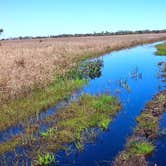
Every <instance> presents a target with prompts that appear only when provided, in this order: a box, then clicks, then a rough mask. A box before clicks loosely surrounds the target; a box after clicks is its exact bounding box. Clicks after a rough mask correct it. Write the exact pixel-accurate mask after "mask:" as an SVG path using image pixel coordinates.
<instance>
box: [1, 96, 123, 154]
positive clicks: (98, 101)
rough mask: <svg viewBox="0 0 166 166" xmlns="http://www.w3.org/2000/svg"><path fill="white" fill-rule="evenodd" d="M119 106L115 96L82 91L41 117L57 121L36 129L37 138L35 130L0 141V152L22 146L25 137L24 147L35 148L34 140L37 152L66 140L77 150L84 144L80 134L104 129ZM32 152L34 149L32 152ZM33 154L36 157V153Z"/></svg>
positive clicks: (51, 148) (62, 147)
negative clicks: (2, 142)
mask: <svg viewBox="0 0 166 166" xmlns="http://www.w3.org/2000/svg"><path fill="white" fill-rule="evenodd" d="M120 108H121V105H120V103H119V101H118V100H117V99H116V98H115V97H112V96H109V95H100V96H91V95H88V94H84V95H83V96H82V97H81V98H80V100H79V101H78V102H72V103H70V105H69V106H68V107H67V108H64V109H62V110H60V111H58V112H57V113H56V114H55V115H54V116H51V117H48V118H47V119H45V121H47V120H48V119H49V122H51V121H54V120H55V119H56V118H57V120H58V122H57V123H55V124H53V125H52V126H51V127H50V128H49V129H48V130H47V131H46V132H40V133H39V137H37V138H36V137H35V133H29V132H27V133H25V134H24V135H22V136H21V138H20V137H16V138H15V139H13V140H12V141H9V142H5V143H4V144H0V154H2V153H4V152H6V151H10V150H12V149H14V148H15V147H16V146H18V145H20V146H22V145H23V146H24V145H26V144H27V141H26V138H28V142H29V143H28V146H29V147H30V148H31V149H35V148H36V147H35V145H36V144H33V142H36V141H37V142H38V144H39V145H40V148H39V149H40V152H45V153H47V152H50V151H53V152H56V151H58V150H60V149H64V145H65V144H68V143H75V145H76V148H77V149H80V150H81V149H83V144H84V142H82V133H83V132H84V131H88V130H89V129H90V128H100V129H102V130H106V129H107V128H108V126H109V124H110V123H111V121H112V119H113V117H114V116H115V115H116V114H117V112H118V111H119V110H120ZM43 123H44V121H43ZM26 131H28V130H26ZM33 134H34V135H33ZM24 140H25V141H24ZM34 151H35V150H34ZM35 153H38V152H37V151H35ZM33 155H34V156H35V155H36V156H37V154H33Z"/></svg>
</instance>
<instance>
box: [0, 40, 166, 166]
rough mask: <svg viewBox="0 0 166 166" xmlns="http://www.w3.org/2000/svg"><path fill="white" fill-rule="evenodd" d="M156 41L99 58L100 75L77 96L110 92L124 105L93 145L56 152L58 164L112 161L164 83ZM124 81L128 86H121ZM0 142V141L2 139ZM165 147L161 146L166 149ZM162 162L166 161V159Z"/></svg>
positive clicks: (110, 162) (108, 163)
mask: <svg viewBox="0 0 166 166" xmlns="http://www.w3.org/2000/svg"><path fill="white" fill-rule="evenodd" d="M155 44H157V43H155ZM155 44H148V45H143V46H138V47H134V48H131V49H125V50H121V51H115V52H112V53H110V54H106V55H103V56H102V57H100V58H99V59H103V62H104V65H103V68H102V75H101V77H100V78H96V79H95V80H91V81H90V82H89V84H88V85H86V86H85V87H84V88H83V89H82V90H81V91H79V92H78V93H79V94H78V95H77V94H75V96H77V97H78V96H80V94H81V93H90V94H92V95H98V94H102V93H109V94H111V95H115V96H117V97H118V98H119V100H120V101H121V103H122V106H123V108H122V110H121V111H120V112H119V113H118V115H117V117H116V118H115V119H114V120H113V122H112V123H111V124H110V126H109V129H108V131H106V132H102V133H100V134H99V136H98V137H97V139H96V141H95V142H94V143H93V144H92V143H91V144H90V143H89V144H86V145H85V149H84V151H82V152H76V151H73V153H71V154H70V155H69V156H67V155H66V154H65V152H64V151H61V152H59V153H58V154H57V156H56V157H57V160H58V165H78V166H85V165H86V166H88V165H89V166H93V165H111V164H112V161H113V160H114V159H115V157H116V156H117V155H118V153H119V152H120V151H121V150H123V148H124V146H125V143H126V140H127V138H128V137H129V136H130V135H131V134H132V133H133V129H134V127H135V126H136V117H137V116H138V115H140V113H141V111H142V110H143V109H144V107H145V105H146V103H147V102H148V101H149V100H151V99H152V98H153V96H154V95H155V94H156V93H157V92H158V91H159V90H162V89H164V88H165V87H164V86H165V84H164V82H162V79H161V78H160V77H159V74H158V72H159V66H158V63H159V62H161V61H166V58H165V57H161V56H155V51H156V48H155V47H154V46H155ZM124 82H125V85H127V87H128V88H126V86H123V85H124ZM55 108H56V109H55ZM57 108H59V107H58V106H57V107H54V108H53V109H49V110H48V114H49V115H52V114H53V113H55V111H54V110H56V111H57ZM41 116H42V117H46V116H47V112H46V113H44V114H41ZM0 135H1V134H0ZM0 139H2V138H0ZM164 139H165V140H163V141H164V142H166V138H165V137H164ZM1 141H2V142H3V141H4V139H2V140H1ZM165 147H166V146H165ZM165 147H164V148H163V149H166V148H165ZM164 152H166V150H165V151H164ZM8 154H10V153H8ZM165 154H166V153H165ZM159 155H160V152H159V154H158V153H155V154H154V156H155V158H154V157H153V158H152V159H149V160H150V161H151V162H153V161H158V160H160V158H159V157H157V156H159ZM163 155H164V153H163ZM8 156H9V155H8ZM162 158H164V157H162ZM162 163H166V161H165V159H163V161H162Z"/></svg>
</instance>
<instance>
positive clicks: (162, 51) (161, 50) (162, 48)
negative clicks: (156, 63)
mask: <svg viewBox="0 0 166 166" xmlns="http://www.w3.org/2000/svg"><path fill="white" fill-rule="evenodd" d="M156 48H157V52H156V54H157V55H163V56H165V55H166V43H162V44H159V45H157V46H156Z"/></svg>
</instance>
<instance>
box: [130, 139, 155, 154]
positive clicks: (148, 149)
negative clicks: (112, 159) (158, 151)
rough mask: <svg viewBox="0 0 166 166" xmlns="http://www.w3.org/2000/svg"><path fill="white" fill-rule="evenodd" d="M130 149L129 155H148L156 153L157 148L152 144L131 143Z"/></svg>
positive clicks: (143, 142) (142, 142)
mask: <svg viewBox="0 0 166 166" xmlns="http://www.w3.org/2000/svg"><path fill="white" fill-rule="evenodd" d="M129 148H130V150H129V153H131V154H136V155H148V154H151V153H152V152H153V151H154V149H155V146H154V145H153V144H152V143H150V142H146V141H135V142H131V143H130V145H129Z"/></svg>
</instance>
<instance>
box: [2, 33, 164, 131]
mask: <svg viewBox="0 0 166 166" xmlns="http://www.w3.org/2000/svg"><path fill="white" fill-rule="evenodd" d="M121 37H122V36H119V37H115V38H114V37H101V38H100V37H99V38H97V37H92V38H83V39H82V38H76V40H75V38H72V41H71V43H70V44H69V45H68V46H67V48H66V47H65V48H64V45H65V46H66V42H68V40H69V39H60V41H59V40H58V39H56V40H55V41H54V42H53V41H51V42H50V41H49V40H48V41H47V40H46V41H43V42H42V43H38V42H37V41H35V40H32V41H26V42H27V43H26V42H25V43H24V42H22V43H19V42H18V43H16V44H17V45H15V43H12V42H11V43H10V42H9V43H5V44H6V45H5V44H4V45H3V47H2V48H1V50H0V51H2V57H0V58H2V61H3V64H0V65H1V66H2V69H3V70H2V72H1V71H0V104H1V108H0V117H1V119H2V120H1V121H0V130H2V129H5V128H7V127H10V126H12V125H14V124H16V123H18V122H20V121H23V120H27V118H29V117H30V116H31V115H35V114H36V113H39V112H41V111H43V110H45V109H47V108H48V107H50V106H52V105H53V104H56V103H57V102H58V101H60V100H62V99H64V98H65V97H66V96H68V95H69V94H71V92H72V91H74V90H76V89H78V88H80V87H82V86H83V84H84V83H85V82H86V81H85V80H81V79H76V80H75V79H70V78H69V79H68V78H65V77H66V76H63V79H61V78H60V77H57V75H60V76H62V75H65V73H66V72H68V71H71V70H72V68H73V66H76V65H77V64H79V63H80V61H82V60H85V59H88V58H91V57H96V56H99V55H101V54H103V53H107V52H110V51H112V50H119V49H122V48H129V47H132V46H135V45H138V44H143V43H149V42H155V41H158V40H162V39H165V38H166V36H165V35H164V34H161V35H154V36H153V35H131V36H130V35H129V36H123V37H122V40H120V39H121ZM57 40H58V41H57ZM66 40H67V41H66ZM89 40H90V41H91V42H89ZM109 41H112V42H109ZM57 42H59V44H57ZM52 43H54V44H55V45H50V46H49V47H48V44H52ZM109 43H114V44H113V45H111V44H109ZM9 46H10V47H9ZM55 46H56V47H55ZM55 50H56V51H55ZM54 51H55V52H54ZM20 52H22V55H21V57H20V56H18V55H20ZM6 53H7V54H6ZM54 53H55V54H54ZM27 54H28V55H27ZM31 54H32V55H34V56H32V57H29V55H31ZM9 55H10V56H9ZM13 55H14V56H13ZM59 55H61V57H58V56H59ZM6 56H9V57H8V58H7V57H6ZM3 57H4V58H5V59H3ZM39 57H40V58H39ZM48 57H49V58H48ZM5 60H7V61H5ZM0 62H1V61H0ZM5 64H6V65H5ZM4 65H5V66H4ZM11 69H12V70H11ZM55 71H56V72H55ZM11 73H12V74H11ZM53 75H56V78H54V77H53ZM73 75H74V73H73ZM6 76H8V77H6ZM39 82H40V83H39Z"/></svg>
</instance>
